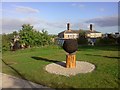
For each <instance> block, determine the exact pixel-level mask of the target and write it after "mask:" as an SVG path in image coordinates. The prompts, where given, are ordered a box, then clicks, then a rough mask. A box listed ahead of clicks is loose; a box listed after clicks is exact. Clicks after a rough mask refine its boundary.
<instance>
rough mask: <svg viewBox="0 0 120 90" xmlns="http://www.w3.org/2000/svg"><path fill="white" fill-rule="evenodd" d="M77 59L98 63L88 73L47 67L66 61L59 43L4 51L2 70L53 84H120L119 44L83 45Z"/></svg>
mask: <svg viewBox="0 0 120 90" xmlns="http://www.w3.org/2000/svg"><path fill="white" fill-rule="evenodd" d="M76 56H77V60H78V61H88V62H90V63H93V64H95V66H96V69H95V70H94V71H93V72H91V73H87V74H77V75H76V76H70V77H65V76H61V75H55V74H50V73H48V72H46V71H45V69H44V68H45V66H46V65H47V64H50V63H53V62H56V61H65V58H66V56H65V51H64V50H63V49H61V48H60V47H58V46H46V47H41V48H30V49H25V50H18V51H15V52H11V51H7V52H3V61H4V62H2V67H3V68H2V69H3V73H7V74H10V75H14V76H17V77H19V78H23V79H27V80H30V81H33V82H35V83H38V84H42V85H45V86H49V87H52V88H118V83H119V80H118V59H120V57H119V56H118V47H117V46H80V47H79V49H78V52H77V54H76Z"/></svg>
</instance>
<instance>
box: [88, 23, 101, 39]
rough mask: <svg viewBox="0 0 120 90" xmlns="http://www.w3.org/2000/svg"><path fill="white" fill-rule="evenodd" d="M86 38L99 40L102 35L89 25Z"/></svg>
mask: <svg viewBox="0 0 120 90" xmlns="http://www.w3.org/2000/svg"><path fill="white" fill-rule="evenodd" d="M86 37H87V38H99V37H102V33H101V32H98V31H95V30H93V29H92V24H90V30H87V31H86Z"/></svg>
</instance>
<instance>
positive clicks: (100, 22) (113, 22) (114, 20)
mask: <svg viewBox="0 0 120 90" xmlns="http://www.w3.org/2000/svg"><path fill="white" fill-rule="evenodd" d="M86 23H94V24H95V25H97V26H100V27H110V26H118V17H117V16H108V17H99V18H93V19H90V20H87V21H86Z"/></svg>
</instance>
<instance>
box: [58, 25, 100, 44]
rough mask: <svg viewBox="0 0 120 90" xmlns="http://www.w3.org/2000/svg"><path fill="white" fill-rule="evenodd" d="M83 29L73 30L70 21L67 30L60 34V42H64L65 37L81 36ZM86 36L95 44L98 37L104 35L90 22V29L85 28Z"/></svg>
mask: <svg viewBox="0 0 120 90" xmlns="http://www.w3.org/2000/svg"><path fill="white" fill-rule="evenodd" d="M81 31H82V30H71V29H70V23H67V30H65V31H63V32H60V33H59V34H58V42H59V44H60V45H62V44H63V43H64V40H65V39H77V38H79V35H80V32H81ZM84 32H85V37H86V38H87V39H88V42H89V43H91V44H92V45H94V43H95V41H96V39H97V38H99V37H102V33H101V32H98V31H95V30H93V29H92V24H90V30H84Z"/></svg>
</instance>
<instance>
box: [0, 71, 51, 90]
mask: <svg viewBox="0 0 120 90" xmlns="http://www.w3.org/2000/svg"><path fill="white" fill-rule="evenodd" d="M1 88H49V87H46V86H43V85H39V84H36V83H33V82H31V81H27V80H23V79H20V78H17V77H14V76H11V75H7V74H3V73H0V89H1ZM49 89H50V88H49ZM51 90H53V89H51Z"/></svg>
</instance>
